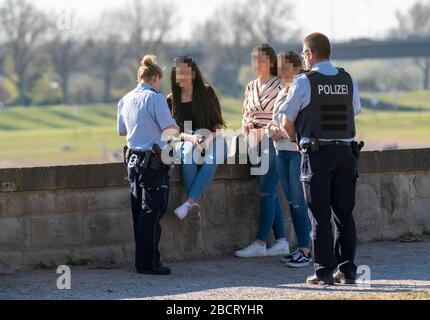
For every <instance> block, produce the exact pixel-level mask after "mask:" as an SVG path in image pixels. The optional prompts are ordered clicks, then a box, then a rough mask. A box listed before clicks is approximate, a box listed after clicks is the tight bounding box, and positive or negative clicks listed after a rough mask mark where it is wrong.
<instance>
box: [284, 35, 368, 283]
mask: <svg viewBox="0 0 430 320" xmlns="http://www.w3.org/2000/svg"><path fill="white" fill-rule="evenodd" d="M330 53H331V46H330V42H329V39H328V38H327V37H326V36H325V35H323V34H321V33H313V34H310V35H309V36H307V37H306V38H305V40H304V45H303V53H302V56H303V59H304V60H305V63H306V65H307V69H311V71H309V72H307V73H305V74H303V75H301V76H299V77H298V78H297V80H296V81H295V83H294V84H293V85H292V87H291V88H290V90H289V94H288V97H287V100H286V102H285V103H284V104H283V105H282V106H281V110H282V112H283V113H284V115H285V116H284V119H283V121H282V125H283V127H284V129H285V130H286V132H287V134H288V136H289V137H290V138H291V140H296V141H297V143H298V144H299V146H300V149H301V151H302V168H301V171H302V172H301V181H302V182H303V187H304V191H305V197H306V201H307V203H308V207H309V213H310V216H311V220H312V242H313V249H314V259H315V261H314V262H315V265H314V266H315V274H314V275H312V276H310V277H308V279H307V283H308V284H317V285H330V284H334V282H336V283H343V284H345V283H348V284H350V283H355V277H356V272H357V267H356V265H355V264H354V258H355V251H356V228H355V221H354V218H353V215H352V211H353V208H354V203H355V188H356V180H357V176H358V174H357V162H358V161H357V159H358V155H359V149H361V147H362V145H360V146H358V144H357V143H356V142H354V141H353V140H354V137H355V121H354V116H355V115H356V114H358V113H360V111H361V104H360V98H359V94H358V89H357V85H356V83H355V81H354V80H353V79H352V78H351V76H350V75H349V74H348V73H346V72H345V71H344V70H343V69H337V68H335V67H334V66H333V65H332V64H331V63H330V61H329V58H330ZM332 219H333V220H334V223H335V226H336V231H334V230H333V227H332ZM337 268H339V270H338V272H336V274H334V275H333V272H334V271H335V270H336V269H337Z"/></svg>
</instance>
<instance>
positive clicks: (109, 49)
mask: <svg viewBox="0 0 430 320" xmlns="http://www.w3.org/2000/svg"><path fill="white" fill-rule="evenodd" d="M124 30H125V21H124V16H123V12H121V11H118V10H109V11H106V12H104V13H103V14H102V15H101V18H100V20H98V21H97V22H96V24H95V25H93V29H92V30H91V31H90V32H91V33H92V34H91V35H90V40H89V41H88V42H87V43H86V50H87V52H88V57H89V61H91V63H92V65H90V66H89V72H90V73H91V74H92V75H93V76H96V77H99V78H101V79H102V81H103V97H102V101H103V102H105V103H108V102H111V101H112V97H111V90H112V83H113V78H114V77H115V75H116V73H117V71H118V70H119V68H120V67H121V66H122V65H123V63H124V60H125V59H126V57H127V55H128V52H129V46H128V34H127V32H125V31H124Z"/></svg>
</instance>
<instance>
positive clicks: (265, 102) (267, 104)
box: [235, 44, 289, 258]
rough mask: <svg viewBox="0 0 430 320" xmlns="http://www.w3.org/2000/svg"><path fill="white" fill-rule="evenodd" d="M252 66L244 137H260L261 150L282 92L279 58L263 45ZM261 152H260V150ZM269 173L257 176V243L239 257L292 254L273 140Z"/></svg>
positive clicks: (243, 119) (245, 101) (245, 105)
mask: <svg viewBox="0 0 430 320" xmlns="http://www.w3.org/2000/svg"><path fill="white" fill-rule="evenodd" d="M252 66H253V69H254V72H255V73H256V74H257V75H258V78H257V79H256V80H254V81H252V82H250V83H249V84H248V86H247V87H246V90H245V97H244V102H243V112H242V132H243V134H244V135H249V134H250V133H251V130H252V133H254V132H255V133H256V134H257V143H259V144H260V145H259V147H260V146H262V144H261V143H260V142H261V140H262V139H263V137H264V135H265V134H266V133H265V128H266V125H267V124H268V123H269V122H270V121H271V120H272V116H273V108H274V106H275V101H276V97H277V95H278V93H279V92H280V91H281V90H282V86H281V82H280V80H279V79H278V78H277V74H278V70H277V58H276V53H275V50H273V48H272V47H271V46H269V45H268V44H261V45H259V46H258V47H256V48H254V49H253V50H252ZM258 149H260V148H258ZM261 152H266V153H267V152H268V153H269V169H268V172H267V173H266V174H265V175H261V176H258V183H259V192H260V217H259V227H258V233H257V238H256V240H255V241H254V242H253V243H251V244H250V245H249V246H247V247H246V248H245V249H242V250H238V251H236V253H235V255H236V256H238V257H243V258H245V257H261V256H267V255H269V256H277V255H286V254H288V253H289V247H288V242H287V240H286V238H285V236H286V235H285V226H284V212H283V210H282V208H281V205H280V203H279V199H278V196H277V187H278V184H279V178H278V174H277V170H276V152H275V148H274V146H273V140H272V139H270V141H269V143H268V150H261ZM272 229H273V233H274V235H275V239H276V242H275V244H274V245H273V246H271V247H270V248H267V245H266V241H267V238H268V237H269V233H270V231H271V230H272Z"/></svg>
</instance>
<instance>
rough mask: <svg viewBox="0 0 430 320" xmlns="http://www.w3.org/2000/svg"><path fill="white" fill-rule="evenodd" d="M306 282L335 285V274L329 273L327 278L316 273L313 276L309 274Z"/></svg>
mask: <svg viewBox="0 0 430 320" xmlns="http://www.w3.org/2000/svg"><path fill="white" fill-rule="evenodd" d="M306 283H307V284H310V285H315V286H332V285H334V279H333V275H329V276H327V277H325V278H318V277H317V276H316V275H315V274H314V275H313V276H309V277H308V278H307V279H306Z"/></svg>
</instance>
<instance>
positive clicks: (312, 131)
mask: <svg viewBox="0 0 430 320" xmlns="http://www.w3.org/2000/svg"><path fill="white" fill-rule="evenodd" d="M306 76H307V78H308V79H309V81H310V83H311V102H310V103H309V105H308V106H307V107H306V108H304V109H303V110H302V111H300V112H299V114H298V116H297V119H296V121H295V129H296V132H297V133H298V134H299V135H300V137H307V138H315V139H352V138H354V137H355V121H354V107H353V103H352V101H353V85H352V79H351V76H350V75H349V74H348V73H347V72H345V71H344V70H343V69H339V73H338V74H337V75H334V76H327V75H323V74H321V73H319V72H316V71H310V72H308V73H306Z"/></svg>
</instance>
